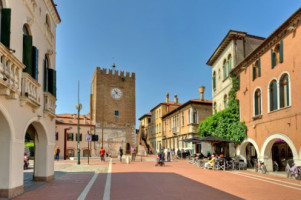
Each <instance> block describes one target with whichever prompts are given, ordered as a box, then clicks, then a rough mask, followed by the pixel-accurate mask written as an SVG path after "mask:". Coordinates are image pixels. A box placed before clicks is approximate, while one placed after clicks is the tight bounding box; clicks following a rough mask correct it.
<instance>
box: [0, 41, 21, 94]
mask: <svg viewBox="0 0 301 200" xmlns="http://www.w3.org/2000/svg"><path fill="white" fill-rule="evenodd" d="M23 68H25V66H24V65H23V64H22V63H21V62H20V61H19V60H18V59H17V58H16V57H15V56H14V55H13V54H12V53H11V52H10V51H9V50H8V49H7V48H6V47H5V46H4V45H3V44H2V43H0V88H1V89H2V90H1V94H2V95H10V94H11V93H18V90H19V89H20V82H21V78H20V77H21V73H22V70H23ZM3 89H4V90H3Z"/></svg>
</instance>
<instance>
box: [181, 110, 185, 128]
mask: <svg viewBox="0 0 301 200" xmlns="http://www.w3.org/2000/svg"><path fill="white" fill-rule="evenodd" d="M181 122H182V126H184V112H182V115H181Z"/></svg>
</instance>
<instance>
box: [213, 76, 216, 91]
mask: <svg viewBox="0 0 301 200" xmlns="http://www.w3.org/2000/svg"><path fill="white" fill-rule="evenodd" d="M215 88H216V82H215V76H213V89H215Z"/></svg>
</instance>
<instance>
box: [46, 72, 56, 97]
mask: <svg viewBox="0 0 301 200" xmlns="http://www.w3.org/2000/svg"><path fill="white" fill-rule="evenodd" d="M48 91H49V92H50V93H51V94H52V95H53V96H54V97H56V71H55V70H54V69H50V68H48Z"/></svg>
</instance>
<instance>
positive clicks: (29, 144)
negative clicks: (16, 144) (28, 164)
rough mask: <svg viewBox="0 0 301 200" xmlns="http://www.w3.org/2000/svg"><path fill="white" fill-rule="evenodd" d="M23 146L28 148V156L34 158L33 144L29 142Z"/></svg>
mask: <svg viewBox="0 0 301 200" xmlns="http://www.w3.org/2000/svg"><path fill="white" fill-rule="evenodd" d="M25 146H26V147H28V149H29V152H30V156H34V143H33V142H29V143H26V144H25Z"/></svg>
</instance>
